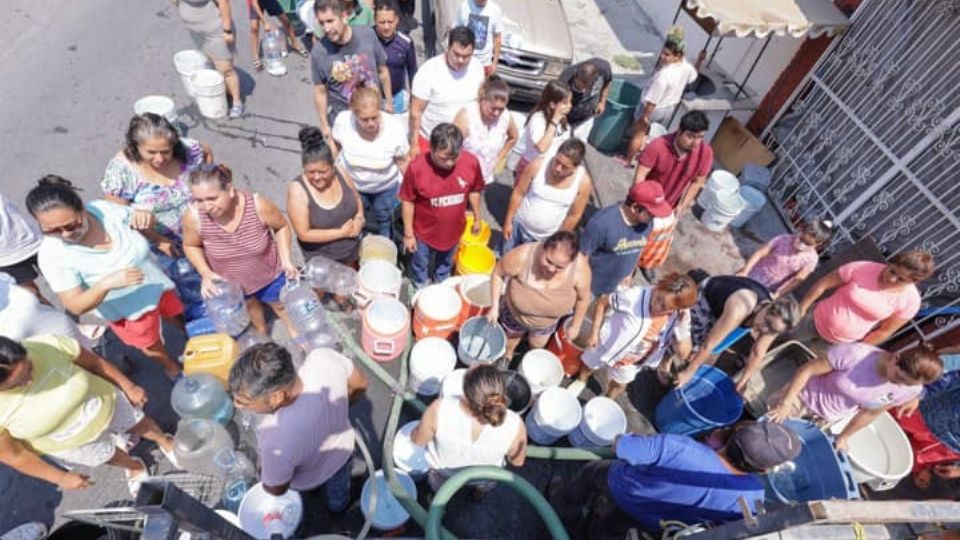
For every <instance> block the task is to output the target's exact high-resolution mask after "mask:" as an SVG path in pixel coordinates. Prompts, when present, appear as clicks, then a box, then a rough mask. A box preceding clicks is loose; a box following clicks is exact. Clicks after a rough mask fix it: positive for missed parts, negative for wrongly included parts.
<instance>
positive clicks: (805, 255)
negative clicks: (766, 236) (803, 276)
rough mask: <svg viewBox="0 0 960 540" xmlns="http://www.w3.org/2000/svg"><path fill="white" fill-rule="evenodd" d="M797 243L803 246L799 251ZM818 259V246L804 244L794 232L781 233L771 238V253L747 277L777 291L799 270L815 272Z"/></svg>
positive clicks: (758, 262)
mask: <svg viewBox="0 0 960 540" xmlns="http://www.w3.org/2000/svg"><path fill="white" fill-rule="evenodd" d="M797 244H801V245H802V246H803V248H802V249H800V250H799V251H798V250H797ZM818 260H819V255H817V250H816V248H814V247H810V246H807V245H806V244H802V243H801V242H799V240H797V237H796V236H794V235H792V234H781V235H779V236H775V237H773V239H772V240H770V253H769V254H768V255H767V256H766V257H763V258H762V259H760V260H759V261H757V264H755V265H754V266H753V269H752V270H750V273H749V274H748V275H747V277H749V278H750V279H752V280H754V281H757V282H760V283H762V284H763V285H764V286H766V288H768V289H770V290H771V291H776V290H777V289H778V288H779V287H780V286H781V285H783V284H784V283H786V282H787V280H789V279H790V278H791V277H793V275H794V274H796V273H797V272H808V273H809V272H813V271H814V270H815V269H816V268H817V261H818Z"/></svg>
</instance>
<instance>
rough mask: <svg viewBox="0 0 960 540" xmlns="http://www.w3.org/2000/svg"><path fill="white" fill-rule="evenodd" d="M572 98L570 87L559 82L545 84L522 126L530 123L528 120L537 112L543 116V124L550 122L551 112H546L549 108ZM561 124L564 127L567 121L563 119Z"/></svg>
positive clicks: (553, 81)
mask: <svg viewBox="0 0 960 540" xmlns="http://www.w3.org/2000/svg"><path fill="white" fill-rule="evenodd" d="M572 96H573V90H571V89H570V85H568V84H567V83H565V82H563V81H560V80H552V81H549V82H547V84H546V86H544V87H543V90H541V91H540V99H538V100H537V104H536V105H534V106H533V109H531V111H530V114H528V115H527V121H526V122H524V124H523V125H524V126H526V125H527V124H529V123H530V120H531V119H532V118H533V117H534V115H536V114H537V113H538V112H539V113H540V114H542V115H543V118H544V120H545V122H549V121H550V120H551V118H550V117H551V115H552V114H553V112H552V111H550V112H548V111H549V109H550V107H551V106H553V104H555V103H559V102H561V101H563V100H565V99H567V98H568V97H572ZM562 123H563V124H564V125H566V123H567V119H566V117H564V119H563V121H562Z"/></svg>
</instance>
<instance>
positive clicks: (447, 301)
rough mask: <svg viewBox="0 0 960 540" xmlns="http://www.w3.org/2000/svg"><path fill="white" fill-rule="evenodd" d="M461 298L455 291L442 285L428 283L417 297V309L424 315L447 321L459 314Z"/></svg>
mask: <svg viewBox="0 0 960 540" xmlns="http://www.w3.org/2000/svg"><path fill="white" fill-rule="evenodd" d="M461 307H463V300H461V299H460V295H459V294H457V291H456V290H454V289H452V288H450V287H446V286H444V285H430V286H428V287H425V288H424V289H423V290H422V291H420V296H419V298H417V309H418V310H419V311H420V312H422V313H423V315H424V316H426V317H428V318H430V319H433V320H437V321H447V320H450V319H453V318H455V317H456V316H457V315H459V314H460V308H461Z"/></svg>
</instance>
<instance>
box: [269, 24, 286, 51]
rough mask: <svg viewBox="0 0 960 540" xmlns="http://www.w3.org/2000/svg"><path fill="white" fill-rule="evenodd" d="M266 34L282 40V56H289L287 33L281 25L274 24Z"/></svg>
mask: <svg viewBox="0 0 960 540" xmlns="http://www.w3.org/2000/svg"><path fill="white" fill-rule="evenodd" d="M265 34H268V35H272V36H273V37H274V38H276V39H277V40H278V41H280V56H283V57H284V58H286V57H287V35H286V34H285V33H284V32H283V28H282V27H280V26H274V27H273V28H271V29H270V31H269V32H265Z"/></svg>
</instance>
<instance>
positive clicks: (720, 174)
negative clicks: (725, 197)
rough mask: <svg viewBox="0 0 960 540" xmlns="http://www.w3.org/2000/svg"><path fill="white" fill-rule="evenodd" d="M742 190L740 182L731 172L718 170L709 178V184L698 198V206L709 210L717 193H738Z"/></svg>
mask: <svg viewBox="0 0 960 540" xmlns="http://www.w3.org/2000/svg"><path fill="white" fill-rule="evenodd" d="M739 189H740V180H738V179H737V177H736V176H735V175H734V174H733V173H732V172H730V171H725V170H723V169H717V170H715V171H713V172H712V173H710V176H709V177H707V183H706V184H705V185H704V186H703V190H701V191H700V194H699V195H698V196H697V204H699V205H700V207H701V208H703V209H707V208H709V207H710V205H712V204H713V200H714V196H715V195H716V194H717V193H736V192H737V191H738V190H739Z"/></svg>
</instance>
